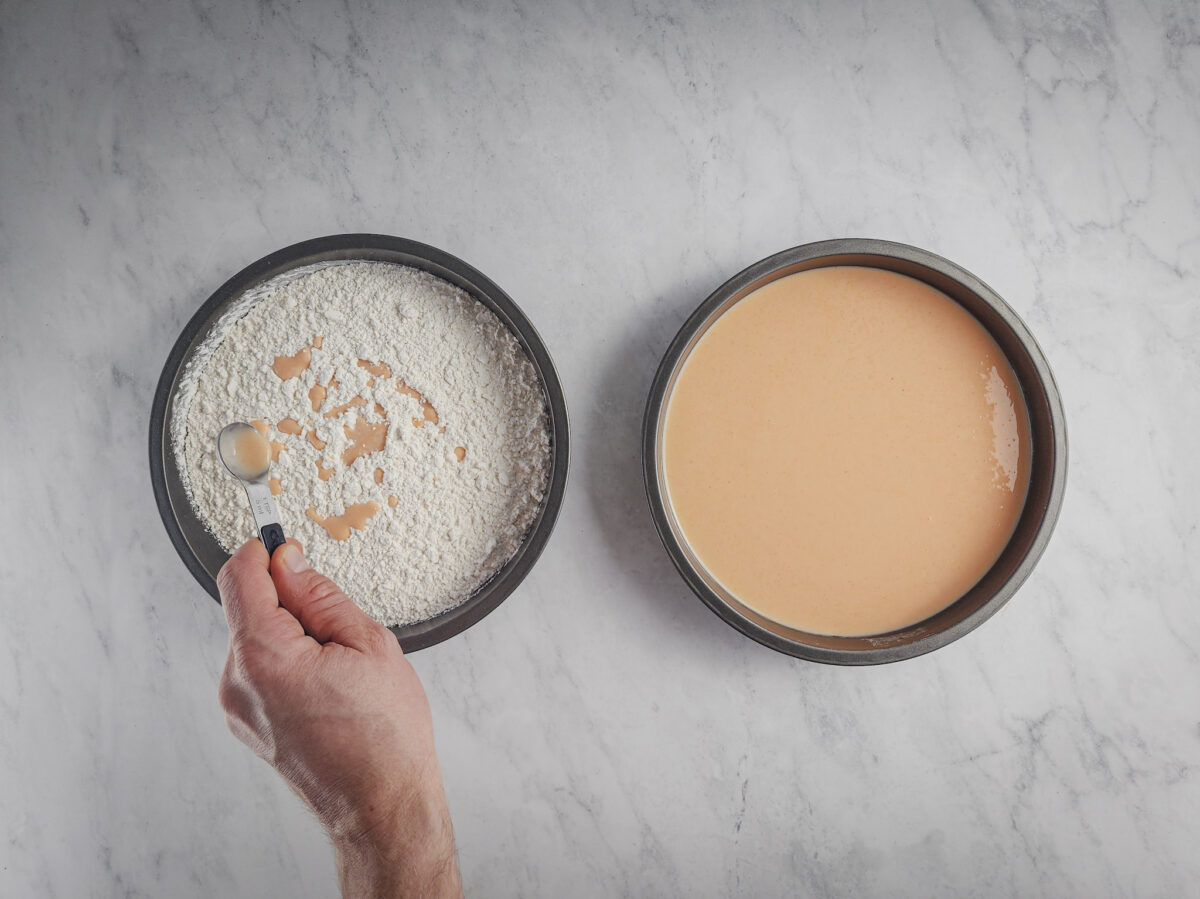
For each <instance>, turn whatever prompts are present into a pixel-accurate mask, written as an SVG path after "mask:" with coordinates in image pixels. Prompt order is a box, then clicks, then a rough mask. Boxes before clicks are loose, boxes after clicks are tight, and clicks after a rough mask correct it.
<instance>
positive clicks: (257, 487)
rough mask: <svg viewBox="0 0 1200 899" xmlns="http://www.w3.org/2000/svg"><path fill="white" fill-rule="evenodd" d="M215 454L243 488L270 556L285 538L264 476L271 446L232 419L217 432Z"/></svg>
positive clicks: (255, 433) (256, 432)
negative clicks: (231, 421) (230, 422)
mask: <svg viewBox="0 0 1200 899" xmlns="http://www.w3.org/2000/svg"><path fill="white" fill-rule="evenodd" d="M217 456H218V457H219V458H220V460H221V464H222V465H224V466H225V470H226V471H228V472H229V473H230V474H231V475H233V476H234V477H235V478H237V479H238V480H239V481H241V482H242V486H243V487H245V488H246V499H248V500H250V513H251V514H252V515H253V516H254V525H255V527H257V528H258V536H259V539H260V540H262V542H263V546H265V547H266V548H267V556H268V557H270V556H272V555H274V554H275V550H277V549H278V548H279V547H281V546H282V545H283V544H284V543H285V540H284V537H283V525H282V524H280V522H279V508H278V507H277V506H276V505H275V498H274V497H273V496H271V487H270V485H269V484H268V483H267V475H268V474H270V472H271V445H270V444H269V443H268V442H267V438H265V437H263V435H262V434H260V433H258V431H256V430H255V429H254V428H252V427H251V426H250V425H248V424H246V423H245V422H244V421H235V422H233V423H232V424H228V425H226V426H225V427H223V428H222V429H221V433H220V434H218V435H217Z"/></svg>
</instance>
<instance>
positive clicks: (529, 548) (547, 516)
mask: <svg viewBox="0 0 1200 899" xmlns="http://www.w3.org/2000/svg"><path fill="white" fill-rule="evenodd" d="M339 261H367V262H390V263H396V264H399V265H407V266H411V267H413V268H419V269H423V270H425V271H427V272H429V273H431V274H433V275H436V276H437V277H439V278H442V279H444V280H446V281H449V282H450V283H451V284H454V285H456V286H457V287H460V288H461V289H463V290H465V291H466V292H467V293H469V294H470V295H471V296H472V297H474V298H475V299H476V300H478V301H479V302H481V303H483V304H484V305H485V306H487V307H488V308H489V309H491V310H492V312H494V313H495V314H496V315H497V316H498V317H499V319H500V321H502V322H503V323H504V324H505V325H506V326H507V327H508V328H509V330H510V331H512V333H513V335H514V336H515V337H516V338H517V341H518V342H519V343H520V344H521V347H522V348H523V349H524V350H525V353H526V354H527V355H528V356H529V359H530V361H531V362H532V363H533V366H534V368H535V369H536V370H537V374H538V377H539V379H540V380H541V383H542V388H543V390H544V392H545V397H546V409H547V413H548V416H549V427H550V452H551V465H550V476H549V481H548V486H547V490H546V495H545V497H544V498H543V500H542V505H541V508H540V509H539V510H538V514H537V517H536V518H535V520H534V522H533V524H532V525H531V527H530V530H529V533H528V534H527V536H526V538H525V540H524V542H523V543H522V544H521V546H520V548H519V549H518V550H517V552H516V554H515V555H514V556H513V557H512V558H511V559H509V560H508V562H507V563H506V564H505V565H504V567H503V568H501V569H500V570H499V571H498V572H496V574H495V575H494V576H493V577H492V578H491V579H489V580H488V581H487V583H485V584H483V585H482V586H481V587H480V588H479V589H478V590H476V591H475V592H474V593H473V594H472V595H471V596H470V598H468V599H467V600H466V601H465V602H463V603H462V604H461V605H459V606H456V607H455V608H453V609H450V610H448V611H446V612H443V613H442V614H440V615H437V616H436V617H434V618H431V619H429V620H427V621H422V622H419V623H417V624H411V625H405V626H403V627H394V628H392V631H393V632H394V633H395V634H396V638H397V639H398V640H399V641H400V645H401V647H402V648H403V649H404V651H405V652H413V651H415V650H418V649H423V648H425V647H427V646H433V645H434V644H435V643H440V642H441V641H443V640H446V639H448V638H449V637H452V636H454V635H455V634H458V633H461V632H462V631H464V630H466V629H467V628H468V627H470V626H471V625H473V624H475V623H476V622H477V621H479V620H481V619H482V618H483V617H484V616H486V615H487V614H488V613H489V612H491V611H492V610H493V609H495V608H496V607H497V606H498V605H500V603H501V602H503V601H504V600H505V599H506V598H507V597H508V595H509V594H510V593H512V592H513V590H515V589H516V587H517V585H518V584H519V583H521V581H522V580H523V579H524V577H525V575H526V574H528V573H529V570H530V569H531V568H532V567H533V564H534V562H536V561H537V558H538V556H539V555H541V552H542V550H543V549H544V548H545V545H546V541H547V540H548V539H549V537H550V532H551V531H552V530H553V529H554V522H555V519H556V518H557V517H558V511H559V508H560V507H561V506H562V499H563V492H564V490H565V489H566V482H567V467H568V460H569V454H570V450H569V442H570V437H569V429H568V425H567V406H566V400H565V399H564V397H563V392H562V386H561V385H560V384H559V380H558V373H557V372H556V371H555V369H554V363H553V361H552V360H551V359H550V354H549V353H548V352H547V350H546V347H545V344H543V343H542V339H541V337H539V336H538V333H537V331H536V329H535V328H534V327H533V325H532V324H531V323H530V321H529V319H527V318H526V317H525V314H524V313H523V312H521V310H520V308H519V307H518V306H517V304H516V303H514V302H513V301H512V300H511V299H510V298H509V296H508V294H506V293H505V292H504V291H503V290H501V289H500V288H499V287H498V286H497V285H496V284H495V283H493V282H492V281H491V280H490V279H489V278H488V277H486V276H485V275H484V274H482V273H481V272H479V271H477V270H476V269H474V268H472V267H471V266H469V265H467V263H465V262H463V261H462V260H461V259H457V258H455V257H454V256H451V255H450V254H449V253H445V252H442V251H441V250H438V249H436V248H434V247H430V246H426V245H425V244H422V243H417V242H416V241H412V240H405V239H404V238H400V237H389V236H386V235H380V234H338V235H333V236H330V237H319V238H316V239H315V240H308V241H304V242H303V243H298V244H295V245H294V246H290V247H286V248H285V249H282V250H278V251H277V252H274V253H272V254H270V255H269V256H266V257H264V258H262V259H260V260H258V261H257V262H254V263H252V264H250V265H248V266H247V267H246V268H244V269H242V271H240V272H238V273H237V274H236V275H234V276H233V277H232V278H230V279H229V280H228V281H226V282H225V284H223V285H222V286H221V287H220V288H219V289H218V290H217V291H216V293H214V294H213V295H212V296H211V297H209V298H208V300H206V301H205V303H204V305H202V306H201V307H200V309H199V310H198V311H197V312H196V314H195V315H194V316H192V319H191V321H189V322H188V323H187V326H186V327H185V328H184V329H183V333H181V334H180V335H179V338H178V339H177V340H176V341H175V345H174V347H172V349H171V354H170V355H169V356H168V357H167V362H166V365H164V366H163V370H162V375H161V376H160V377H159V380H158V388H157V390H155V393H154V404H153V406H152V408H151V411H150V480H151V482H152V484H153V486H154V498H155V500H156V501H157V503H158V511H159V514H160V515H161V516H162V520H163V525H164V526H165V527H166V529H167V533H168V535H170V538H171V542H172V543H173V544H174V545H175V549H176V551H177V552H178V553H179V557H180V558H181V559H182V560H183V563H184V565H186V566H187V568H188V570H189V571H190V572H191V573H192V574H193V576H195V578H196V580H197V581H199V582H200V585H201V586H202V587H204V589H205V590H207V591H208V592H209V594H211V595H212V597H213V598H214V599H216V600H217V601H218V602H219V601H220V596H219V594H218V592H217V582H216V577H217V572H218V571H219V570H220V568H221V566H222V565H223V564H224V563H225V560H226V559H228V558H229V555H228V553H226V552H225V550H223V549H222V548H221V546H220V544H219V543H217V541H216V539H215V538H214V537H213V536H212V534H210V533H209V532H208V531H207V530H206V529H205V527H204V525H203V524H202V523H201V522H200V520H199V518H197V516H196V513H195V510H194V509H193V508H192V505H191V503H190V502H189V501H188V498H187V494H186V492H185V490H184V487H183V483H182V481H181V479H180V475H179V470H180V468H179V461H178V460H177V459H176V458H175V452H174V448H173V447H172V445H171V440H170V421H171V418H172V414H173V403H174V401H175V395H176V388H177V385H178V382H179V378H180V376H181V374H182V372H183V371H184V368H185V366H186V365H187V363H188V361H189V360H190V359H191V357H192V354H193V353H195V351H196V348H197V347H198V346H200V344H201V343H202V342H203V341H204V339H205V338H206V337H207V336H208V334H209V332H210V331H211V330H212V328H213V326H214V325H215V324H216V323H217V321H218V320H219V319H220V318H221V316H222V314H223V313H224V312H225V310H226V309H228V308H229V306H230V305H231V304H232V303H233V302H234V301H236V300H237V299H238V298H239V297H240V296H242V295H243V294H244V293H245V292H246V291H248V290H251V289H253V288H255V287H257V286H258V285H260V284H263V283H264V282H266V281H269V280H271V279H272V278H274V277H276V276H277V275H280V274H283V273H284V272H287V271H290V270H292V269H295V268H301V267H303V266H308V265H314V264H318V263H327V262H339Z"/></svg>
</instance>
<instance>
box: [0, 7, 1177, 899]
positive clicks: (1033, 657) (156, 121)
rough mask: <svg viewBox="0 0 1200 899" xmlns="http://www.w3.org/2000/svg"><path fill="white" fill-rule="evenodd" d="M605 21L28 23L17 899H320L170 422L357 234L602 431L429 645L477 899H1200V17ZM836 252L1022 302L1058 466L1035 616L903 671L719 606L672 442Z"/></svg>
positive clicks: (13, 739) (864, 10)
mask: <svg viewBox="0 0 1200 899" xmlns="http://www.w3.org/2000/svg"><path fill="white" fill-rule="evenodd" d="M571 6H574V5H571V4H551V3H544V4H540V5H531V4H524V3H516V4H479V5H475V4H471V5H466V4H461V5H459V4H433V3H427V4H420V3H413V4H390V3H370V4H357V3H350V4H349V5H348V6H344V5H341V4H337V3H320V2H310V3H303V4H301V3H294V4H287V3H278V2H277V3H270V2H263V3H261V4H260V5H258V6H255V5H253V4H233V3H221V2H217V0H193V2H191V3H183V2H164V3H144V2H143V3H139V2H132V0H129V2H109V3H104V2H86V0H76V2H73V3H72V2H37V3H35V2H12V3H4V4H3V7H2V11H3V15H2V16H0V19H2V21H0V84H2V85H3V89H2V90H0V314H2V320H0V421H3V422H4V424H5V430H6V435H5V440H4V449H3V450H2V451H0V452H2V454H3V455H2V464H0V497H2V507H0V508H2V511H0V516H2V517H0V537H2V538H3V544H4V546H5V548H6V552H5V553H4V554H3V556H2V557H0V591H2V592H3V604H2V606H0V608H2V610H3V626H2V627H0V639H2V641H3V648H2V649H0V895H4V896H71V897H74V896H86V895H96V896H116V895H128V896H172V897H175V896H212V895H221V896H247V897H251V896H297V897H304V896H314V897H315V896H325V895H329V894H330V893H331V892H332V891H333V890H334V878H333V864H332V858H331V855H330V853H329V851H328V849H327V846H326V843H325V839H324V837H323V835H322V834H321V832H320V831H319V829H318V828H317V826H316V825H315V824H314V823H313V821H312V820H311V819H310V818H309V816H308V815H307V814H306V812H305V811H304V810H303V809H302V808H301V806H300V805H299V803H298V801H297V800H295V799H294V798H293V797H292V795H291V794H290V793H289V792H288V791H287V790H286V788H285V787H284V786H283V785H282V784H281V782H280V781H278V780H277V779H276V778H275V777H274V775H273V774H272V772H270V770H269V769H268V768H267V767H266V766H265V765H263V764H262V763H261V762H259V761H258V760H257V759H255V758H253V757H252V756H251V755H250V753H249V752H248V751H246V750H245V749H244V748H243V747H242V746H241V745H240V744H238V743H237V742H236V741H235V740H234V738H233V737H231V736H230V735H229V734H228V733H227V732H226V730H225V726H224V721H223V716H222V714H221V712H220V710H219V708H218V706H217V701H216V681H217V676H218V673H219V670H220V667H221V664H222V660H223V656H224V652H225V641H226V637H225V628H224V623H223V619H222V617H221V614H220V609H219V608H218V606H217V605H216V604H215V603H213V602H212V600H211V599H209V598H208V596H207V595H206V594H205V593H204V592H203V591H202V590H201V589H200V588H199V587H198V586H197V585H196V584H195V583H194V582H193V581H192V579H191V578H190V576H189V575H188V573H187V571H186V570H185V569H184V567H183V565H182V564H181V563H180V561H179V559H178V558H177V557H176V555H175V553H174V551H173V549H172V547H171V545H170V543H169V542H168V540H167V537H166V534H165V532H164V530H163V527H162V525H161V523H160V522H159V519H158V515H157V512H156V509H155V506H154V502H153V498H152V494H151V490H150V483H149V477H148V473H147V464H146V432H147V418H148V412H149V408H150V402H151V394H152V391H153V388H154V385H155V381H156V379H157V377H158V373H159V370H160V368H161V366H162V364H163V362H164V360H165V358H166V354H167V351H168V349H169V347H170V344H171V342H172V341H173V340H174V338H175V336H176V334H177V333H178V332H179V330H180V329H181V328H182V326H183V324H184V322H185V321H186V320H187V319H188V317H189V316H190V315H191V314H192V312H193V311H194V310H195V309H196V307H197V306H198V305H199V304H200V303H201V302H202V301H203V300H204V299H205V297H206V296H207V295H208V294H209V293H210V292H211V291H212V290H214V289H215V288H216V287H217V286H218V285H220V284H221V283H222V282H223V281H224V280H225V279H226V278H227V277H228V276H229V275H231V274H232V273H233V272H235V271H237V270H238V269H240V268H241V267H242V266H243V265H245V264H246V263H248V262H250V261H252V260H254V259H257V258H258V257H260V256H262V255H264V254H266V253H268V252H269V251H271V250H274V249H277V248H279V247H283V246H286V245H288V244H291V243H293V242H295V241H297V240H301V239H305V238H309V237H314V236H319V235H323V234H330V233H337V232H344V231H356V230H362V231H378V232H382V233H389V234H397V235H402V236H407V237H411V238H415V239H418V240H422V241H425V242H427V243H431V244H434V245H436V246H439V247H442V248H444V249H446V250H448V251H450V252H452V253H455V254H456V255H459V256H461V257H462V258H464V259H466V260H468V261H469V262H471V263H472V264H474V265H476V266H477V267H479V268H480V269H482V270H483V271H484V272H486V273H488V274H489V275H490V276H492V277H493V278H494V279H495V280H496V281H498V282H499V283H500V284H501V285H502V286H503V287H504V288H505V289H506V290H508V291H509V292H510V294H511V295H512V296H513V297H514V298H516V300H517V301H518V302H519V303H520V304H521V305H522V306H523V308H524V309H525V310H526V312H527V313H528V315H529V316H530V318H531V319H532V320H533V321H534V322H535V323H536V325H537V327H538V328H539V329H540V331H541V333H542V335H543V337H544V338H545V339H546V342H547V344H548V345H549V347H550V350H551V352H552V353H553V354H554V356H555V358H556V359H557V362H558V365H559V369H560V374H561V376H562V379H563V382H564V386H565V389H566V392H567V396H568V401H569V403H570V408H571V414H572V425H573V433H574V440H575V444H574V447H575V456H574V465H573V471H572V477H571V482H570V485H569V490H568V496H567V500H566V504H565V506H564V509H563V514H562V517H561V520H560V524H559V526H558V529H557V531H556V532H555V534H554V537H553V539H552V541H551V543H550V546H549V548H548V551H547V553H546V555H545V556H544V557H543V559H542V561H541V562H540V563H539V564H538V566H537V568H536V570H535V571H534V572H533V574H532V575H531V576H530V578H529V579H528V580H527V581H526V582H525V584H524V585H523V586H522V587H521V589H520V590H519V591H518V592H517V593H516V594H514V595H513V596H512V597H511V598H510V599H509V600H508V602H507V603H506V604H505V605H504V606H502V607H501V609H500V610H499V611H497V612H496V613H494V614H493V615H492V616H491V617H490V618H488V619H487V620H486V621H484V622H483V623H482V624H480V625H479V626H477V627H476V628H474V629H473V630H471V631H470V632H469V633H468V634H466V635H464V636H462V637H460V638H457V639H454V640H452V641H451V642H449V643H446V644H443V645H441V646H439V647H436V648H434V649H430V650H428V651H425V652H421V653H419V654H417V655H416V656H414V664H415V665H416V667H417V669H418V670H419V672H420V673H421V675H422V677H423V678H424V679H425V682H426V684H427V686H428V688H429V691H430V694H431V697H432V702H433V709H434V715H435V721H436V727H437V735H438V744H439V749H440V753H441V756H442V759H443V763H444V767H445V772H446V779H447V787H448V791H449V796H450V801H451V805H452V811H453V815H454V820H455V825H456V828H457V832H458V839H459V845H460V852H461V862H462V869H463V873H464V876H465V880H466V884H467V887H468V891H469V893H470V894H473V895H476V896H516V895H523V896H581V897H583V896H597V897H599V896H618V895H625V896H651V895H653V896H725V895H730V896H733V895H737V896H774V895H812V896H914V897H917V896H920V897H925V896H1037V895H1046V896H1068V895H1073V896H1089V897H1098V896H1169V897H1179V896H1186V895H1192V896H1195V895H1200V886H1198V884H1200V854H1198V853H1197V852H1196V842H1197V838H1198V837H1200V823H1198V822H1200V656H1198V650H1200V550H1198V542H1200V534H1198V528H1200V514H1198V512H1197V509H1198V508H1200V464H1198V463H1197V459H1198V457H1200V455H1198V453H1197V449H1196V447H1197V444H1198V443H1200V390H1198V388H1197V386H1196V385H1197V382H1198V381H1200V354H1198V349H1197V347H1198V346H1200V164H1198V160H1200V99H1198V98H1200V19H1198V17H1200V13H1198V11H1197V6H1196V5H1195V4H1194V3H1192V2H1189V0H1175V2H1162V3H1158V2H1156V3H1150V4H1145V7H1148V8H1144V7H1143V5H1142V4H1134V3H1109V4H1107V5H1105V6H1103V7H1101V8H1096V7H1095V6H1094V5H1093V4H1091V3H1084V2H1072V3H1061V4H1060V3H1040V2H1039V3H1030V4H1015V5H1014V4H1010V3H1001V2H989V3H983V2H981V3H978V4H970V3H915V4H899V3H892V4H887V3H878V2H871V3H858V2H854V3H838V2H824V3H818V4H771V3H741V4H705V5H704V6H702V7H701V6H687V7H683V6H681V5H676V4H663V5H658V4H654V3H651V4H647V3H643V2H637V3H633V4H602V3H589V4H580V5H578V8H575V9H571V8H570V7H571ZM776 6H778V7H791V8H792V12H790V13H789V12H784V11H783V10H782V9H776V8H775V7H776ZM491 7H495V8H491ZM239 8H240V9H239ZM841 236H875V237H884V238H889V239H894V240H900V241H905V242H908V243H913V244H916V245H919V246H923V247H927V248H929V249H932V250H934V251H936V252H939V253H941V254H943V255H945V256H947V257H949V258H951V259H954V260H955V261H957V262H959V263H960V264H962V265H964V266H965V267H967V268H968V269H970V270H972V271H974V272H975V273H977V274H978V275H979V276H981V277H982V278H983V279H984V280H986V281H988V282H989V283H991V284H992V285H993V286H994V287H995V288H996V289H997V290H999V291H1000V293H1001V294H1002V295H1004V296H1005V297H1007V298H1008V300H1009V302H1010V303H1011V304H1012V305H1013V306H1014V307H1015V308H1016V309H1017V310H1018V311H1019V312H1020V313H1021V314H1022V315H1023V316H1024V317H1025V319H1026V321H1027V322H1028V323H1029V325H1030V327H1031V328H1032V329H1033V331H1034V332H1035V334H1036V335H1037V336H1038V339H1039V340H1040V341H1041V343H1042V345H1043V347H1044V349H1045V351H1046V353H1047V355H1048V357H1049V359H1050V361H1051V364H1052V365H1053V367H1054V370H1055V373H1056V375H1057V377H1058V381H1059V385H1060V387H1061V389H1062V393H1063V399H1064V402H1065V406H1066V409H1067V414H1068V417H1069V423H1070V437H1071V471H1070V478H1069V484H1068V491H1067V498H1066V504H1065V507H1064V510H1063V515H1062V519H1061V521H1060V523H1059V526H1058V530H1057V532H1056V534H1055V536H1054V539H1053V541H1052V542H1051V544H1050V547H1049V550H1048V551H1047V554H1046V556H1045V557H1044V559H1043V562H1042V564H1041V566H1040V567H1039V568H1038V569H1037V571H1036V572H1035V574H1034V575H1033V577H1032V578H1031V579H1030V581H1029V582H1028V583H1027V585H1026V586H1025V587H1024V589H1022V590H1021V592H1020V593H1019V594H1018V595H1017V597H1016V598H1015V599H1014V600H1013V601H1012V602H1011V603H1010V604H1009V605H1008V606H1007V607H1006V608H1005V609H1004V610H1003V612H1002V613H1001V614H1000V615H998V616H997V617H996V618H994V619H992V620H991V621H989V622H988V623H987V624H985V625H984V626H983V627H982V628H981V629H980V630H978V631H976V632H974V633H973V634H971V635H970V636H968V637H967V638H966V639H963V640H961V641H959V642H958V643H956V644H954V645H951V646H949V647H947V648H946V649H944V650H941V651H939V652H937V653H935V654H933V655H932V656H927V657H924V658H921V659H917V660H913V661H909V662H905V663H901V664H897V665H891V666H884V667H881V668H874V669H869V670H843V669H837V668H831V667H824V666H820V665H814V664H808V663H804V662H800V661H796V660H793V659H790V658H787V657H784V656H782V655H778V654H775V653H773V652H771V651H769V650H767V649H764V648H762V647H760V646H758V645H757V644H754V643H752V642H750V641H748V640H746V639H745V638H743V637H741V636H739V635H738V634H737V633H735V632H734V631H733V630H731V629H730V628H729V627H727V626H726V625H724V624H723V623H722V622H721V621H719V620H718V619H717V618H716V617H715V616H714V615H712V614H711V613H710V612H709V611H708V610H707V609H705V608H704V607H703V606H702V605H701V604H700V602H699V601H698V600H696V599H694V598H693V597H692V596H691V594H690V593H689V592H688V590H687V589H686V587H685V586H684V585H683V583H682V582H681V581H680V580H679V579H678V578H677V577H676V576H675V574H674V572H673V569H672V568H671V566H670V564H669V562H668V561H667V558H666V556H665V554H664V553H663V552H662V550H661V548H660V546H659V545H658V542H657V539H656V537H655V536H654V533H653V530H652V527H651V523H650V520H649V516H648V513H647V510H646V507H645V503H644V500H643V495H642V486H641V482H640V471H639V461H638V445H637V434H638V427H639V418H640V415H641V411H642V406H643V402H644V395H645V391H646V388H647V386H648V384H649V381H650V377H651V374H652V372H653V369H654V367H655V365H656V361H657V359H658V357H659V355H660V354H661V352H662V351H663V349H664V348H665V347H666V344H667V342H668V341H669V339H670V337H671V335H672V334H673V333H674V331H675V329H676V328H677V327H678V326H679V324H680V323H681V322H682V320H683V319H684V318H685V317H686V315H687V314H688V312H689V311H690V310H691V309H692V308H693V307H694V306H695V305H696V304H697V303H698V302H699V301H700V300H701V299H702V298H703V297H704V296H705V295H706V294H707V293H708V292H709V291H710V290H711V289H713V288H714V287H715V286H716V285H717V284H719V283H720V282H721V281H722V280H724V279H725V278H726V277H727V276H729V275H731V274H733V273H734V272H736V271H737V270H739V269H740V268H742V267H743V266H745V265H747V264H748V263H750V262H752V261H754V260H756V259H759V258H761V257H762V256H765V255H767V254H769V253H772V252H774V251H777V250H780V249H783V248H786V247H789V246H793V245H795V244H799V243H804V242H807V241H811V240H819V239H824V238H830V237H841Z"/></svg>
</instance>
